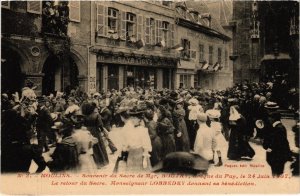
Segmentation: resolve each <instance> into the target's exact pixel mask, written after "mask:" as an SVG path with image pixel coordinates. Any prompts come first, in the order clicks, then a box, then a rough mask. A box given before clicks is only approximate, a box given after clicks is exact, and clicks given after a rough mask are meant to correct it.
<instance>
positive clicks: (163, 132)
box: [157, 117, 176, 157]
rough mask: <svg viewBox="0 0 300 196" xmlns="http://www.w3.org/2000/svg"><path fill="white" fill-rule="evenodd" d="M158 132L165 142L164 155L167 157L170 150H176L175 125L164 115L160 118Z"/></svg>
mask: <svg viewBox="0 0 300 196" xmlns="http://www.w3.org/2000/svg"><path fill="white" fill-rule="evenodd" d="M157 133H158V135H159V136H160V138H161V140H162V143H163V156H164V157H165V156H166V155H167V154H169V153H170V152H175V150H176V147H175V138H174V126H173V124H172V121H171V120H170V119H169V118H167V117H164V118H162V119H158V122H157Z"/></svg>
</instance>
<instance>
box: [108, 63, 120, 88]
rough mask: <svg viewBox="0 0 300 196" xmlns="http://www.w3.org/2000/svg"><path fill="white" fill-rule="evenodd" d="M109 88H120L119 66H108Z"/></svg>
mask: <svg viewBox="0 0 300 196" xmlns="http://www.w3.org/2000/svg"><path fill="white" fill-rule="evenodd" d="M107 75H108V84H107V87H108V89H110V90H111V89H119V67H118V66H108V73H107Z"/></svg>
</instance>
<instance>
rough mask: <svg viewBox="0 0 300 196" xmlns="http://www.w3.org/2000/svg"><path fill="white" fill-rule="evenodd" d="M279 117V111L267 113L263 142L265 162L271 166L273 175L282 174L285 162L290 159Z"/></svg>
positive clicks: (287, 144)
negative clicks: (266, 128)
mask: <svg viewBox="0 0 300 196" xmlns="http://www.w3.org/2000/svg"><path fill="white" fill-rule="evenodd" d="M280 119H281V115H280V113H279V112H271V113H270V114H269V117H268V122H267V126H268V130H267V133H266V137H265V138H264V142H263V147H264V149H265V150H266V153H267V162H268V164H269V165H270V166H271V169H272V175H273V176H279V175H281V174H283V171H284V165H285V163H286V162H287V161H290V160H291V151H290V147H289V142H288V140H287V133H286V129H285V127H284V126H283V124H282V123H281V120H280Z"/></svg>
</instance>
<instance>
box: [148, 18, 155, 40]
mask: <svg viewBox="0 0 300 196" xmlns="http://www.w3.org/2000/svg"><path fill="white" fill-rule="evenodd" d="M148 43H151V44H153V45H155V44H156V43H155V20H154V18H150V37H149V42H148Z"/></svg>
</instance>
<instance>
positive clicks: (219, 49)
mask: <svg viewBox="0 0 300 196" xmlns="http://www.w3.org/2000/svg"><path fill="white" fill-rule="evenodd" d="M218 63H220V64H221V63H222V49H221V48H218Z"/></svg>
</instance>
